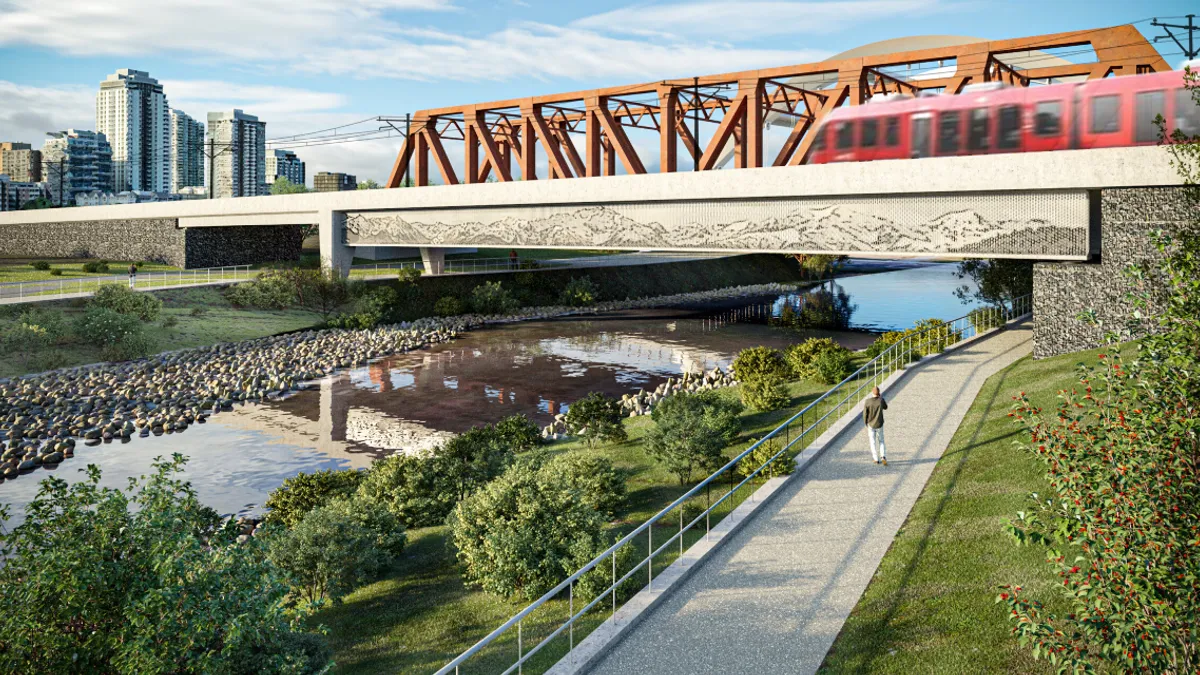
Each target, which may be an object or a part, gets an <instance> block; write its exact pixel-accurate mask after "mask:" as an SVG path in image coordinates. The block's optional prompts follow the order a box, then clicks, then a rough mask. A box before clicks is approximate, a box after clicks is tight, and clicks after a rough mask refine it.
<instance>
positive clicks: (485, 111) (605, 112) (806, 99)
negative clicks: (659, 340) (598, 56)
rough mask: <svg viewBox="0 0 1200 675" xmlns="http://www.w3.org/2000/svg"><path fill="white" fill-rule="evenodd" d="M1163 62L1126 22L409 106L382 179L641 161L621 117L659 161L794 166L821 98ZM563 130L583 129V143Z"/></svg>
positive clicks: (612, 166)
mask: <svg viewBox="0 0 1200 675" xmlns="http://www.w3.org/2000/svg"><path fill="white" fill-rule="evenodd" d="M1084 45H1088V46H1090V47H1091V48H1092V50H1093V51H1094V52H1095V55H1096V60H1095V61H1094V62H1089V63H1067V62H1063V63H1059V64H1057V65H1050V66H1036V65H1035V67H1028V68H1023V67H1020V65H1019V64H1020V62H1021V61H1029V60H1030V53H1031V52H1032V53H1035V54H1036V53H1037V52H1039V51H1043V50H1053V49H1059V48H1068V47H1080V46H1084ZM1051 53H1053V52H1051ZM1035 60H1042V61H1044V60H1045V59H1035ZM948 61H953V66H952V72H949V71H951V67H950V66H945V65H943V64H945V63H946V62H948ZM1060 61H1061V59H1060ZM914 66H916V67H917V68H918V70H920V69H921V68H922V67H923V66H930V67H932V66H940V68H939V69H938V70H936V71H934V73H933V75H934V76H930V77H922V78H910V77H905V75H904V74H903V73H907V72H908V71H906V67H907V68H912V67H914ZM1167 69H1169V66H1168V65H1167V63H1166V62H1165V61H1164V60H1163V59H1162V57H1161V56H1159V54H1158V52H1157V51H1156V50H1155V49H1154V47H1153V46H1152V45H1151V44H1150V43H1149V42H1147V41H1146V39H1145V38H1144V37H1142V35H1141V33H1139V32H1138V31H1137V29H1135V28H1134V27H1133V26H1128V25H1126V26H1114V27H1111V28H1101V29H1096V30H1083V31H1073V32H1069V33H1056V34H1053V35H1039V36H1035V37H1025V38H1016V39H1012V40H998V41H993V42H973V43H968V44H963V45H954V46H950V47H937V48H932V49H920V50H915V51H907V52H898V53H893V54H880V55H875V56H868V57H862V58H852V59H844V60H840V61H822V62H820V63H809V64H803V65H796V66H786V67H781V68H768V69H764V70H753V71H745V72H739V73H725V74H721V75H706V76H704V77H699V78H691V79H682V80H668V81H662V82H650V83H643V84H636V85H630V86H624V87H610V88H606V89H593V90H589V91H576V92H570V93H565V94H551V95H548V96H536V97H531V98H523V99H513V100H508V101H495V102H492V103H482V104H476V105H467V106H456V107H449V108H437V109H432V110H422V111H419V112H417V113H416V114H415V115H414V116H413V119H412V126H411V131H410V133H409V135H408V137H407V138H406V139H405V142H404V145H403V147H402V148H401V150H400V154H399V155H398V156H397V157H396V163H395V165H394V166H393V167H392V173H391V176H390V178H389V179H388V187H398V186H399V185H400V184H401V181H403V179H404V176H405V174H406V172H408V171H411V172H412V178H413V182H414V184H415V185H418V186H421V185H429V176H430V168H431V167H432V168H434V169H435V170H436V171H437V172H438V173H439V174H440V175H441V179H442V183H444V184H446V185H455V184H458V183H480V182H484V181H486V180H489V179H490V178H494V179H495V180H497V181H501V182H507V181H511V180H514V176H516V175H517V173H514V169H513V164H514V162H515V164H516V171H517V172H519V176H520V179H521V180H534V179H537V178H538V176H537V156H538V152H543V153H545V157H546V164H547V167H548V168H547V172H548V174H549V175H548V178H572V177H584V176H611V175H614V174H615V173H616V165H617V162H620V164H621V166H623V167H624V169H625V172H626V173H630V174H640V173H646V165H645V163H644V162H643V161H642V158H641V157H639V156H638V153H637V152H636V151H635V149H634V146H633V143H632V142H631V141H630V139H629V136H628V134H627V133H626V130H627V129H643V130H653V131H654V132H656V133H657V134H658V137H659V170H660V171H676V170H677V165H678V156H677V155H678V146H679V144H680V143H682V144H683V146H684V149H685V150H686V152H687V153H688V155H685V157H686V156H697V155H698V162H697V163H698V165H699V169H700V170H710V169H713V168H716V167H717V166H718V165H719V164H720V163H721V162H722V158H723V153H725V152H726V148H727V146H728V144H729V142H730V141H731V140H732V142H733V162H734V167H735V168H744V167H761V166H764V165H765V164H764V162H766V161H770V165H771V166H794V165H797V164H802V163H803V162H804V160H805V157H806V156H807V154H808V149H809V145H810V144H811V143H812V140H813V137H814V136H813V134H811V133H810V132H811V131H812V129H813V128H815V127H816V126H817V124H818V123H819V122H820V121H821V120H822V119H823V118H824V117H825V116H826V115H828V114H829V112H830V111H831V110H833V109H835V108H837V107H838V106H841V105H844V104H849V105H858V104H861V103H863V102H864V101H866V100H868V99H870V98H871V97H873V96H879V95H884V94H894V93H906V94H914V95H915V94H916V93H918V92H920V91H922V90H933V91H944V92H947V93H959V92H961V91H962V88H963V87H964V86H966V85H968V84H972V83H978V82H994V81H1002V82H1005V83H1008V84H1011V85H1015V86H1029V85H1030V83H1034V82H1046V81H1049V80H1051V79H1055V78H1065V77H1086V78H1089V79H1090V78H1102V77H1107V76H1110V75H1132V74H1135V73H1144V72H1153V71H1160V70H1167ZM942 70H945V71H947V72H948V74H942V72H941V71H942ZM780 116H785V117H786V118H788V119H789V120H790V123H791V124H792V129H791V132H790V134H789V135H788V138H787V140H786V141H784V143H783V146H782V148H781V149H780V150H779V152H778V154H776V155H775V157H774V158H765V157H764V140H763V135H764V128H765V126H766V124H767V122H768V119H775V120H778V119H779V118H780ZM699 122H704V123H706V124H715V125H716V130H715V131H714V132H713V134H712V136H711V138H710V139H709V140H708V142H707V144H705V145H704V146H703V147H698V140H697V138H696V133H695V131H694V130H693V128H692V127H694V126H695V125H696V124H698V123H699ZM572 135H578V136H583V145H582V150H580V149H579V148H578V147H577V145H576V144H575V143H574V142H572V140H571V136H572ZM451 140H453V141H463V152H464V155H463V158H464V162H463V164H462V167H463V175H462V176H461V177H460V176H459V175H458V174H457V172H456V171H455V169H454V166H453V165H452V163H451V161H450V156H449V155H448V154H447V151H446V144H445V142H446V141H451Z"/></svg>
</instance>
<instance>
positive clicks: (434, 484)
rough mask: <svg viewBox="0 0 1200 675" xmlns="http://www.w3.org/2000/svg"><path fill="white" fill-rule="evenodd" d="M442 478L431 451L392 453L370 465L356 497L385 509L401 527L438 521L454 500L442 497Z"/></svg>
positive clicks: (437, 522) (432, 523) (430, 523)
mask: <svg viewBox="0 0 1200 675" xmlns="http://www.w3.org/2000/svg"><path fill="white" fill-rule="evenodd" d="M442 480H443V477H442V476H441V475H440V474H439V472H438V464H437V463H436V462H435V461H434V459H433V457H432V455H428V456H413V455H405V454H400V455H392V456H391V457H387V458H385V459H381V460H379V461H377V462H375V463H374V464H372V465H371V468H370V469H368V470H367V472H366V475H365V476H364V477H363V479H362V482H361V483H360V484H359V486H358V492H357V496H356V499H357V500H358V501H360V502H362V503H367V504H371V505H373V506H375V507H382V508H385V509H387V510H388V511H389V512H390V513H391V514H392V515H393V516H395V517H396V519H397V520H398V521H399V522H400V523H401V524H403V525H404V526H405V527H409V528H414V527H429V526H431V525H439V524H441V523H442V522H444V521H445V519H446V516H447V515H448V514H449V513H450V510H451V509H453V508H454V504H455V501H454V500H452V499H445V498H443V496H444V495H443V493H442V492H441V491H440V490H439V482H441V481H442ZM445 495H449V492H447V493H445Z"/></svg>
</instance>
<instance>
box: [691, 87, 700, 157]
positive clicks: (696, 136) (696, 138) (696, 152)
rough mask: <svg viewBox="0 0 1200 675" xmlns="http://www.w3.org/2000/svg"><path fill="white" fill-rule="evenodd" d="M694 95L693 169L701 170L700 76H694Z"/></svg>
mask: <svg viewBox="0 0 1200 675" xmlns="http://www.w3.org/2000/svg"><path fill="white" fill-rule="evenodd" d="M692 89H693V95H694V96H695V97H696V100H695V101H694V105H695V108H694V109H693V111H692V112H694V113H695V115H694V116H693V117H692V171H699V170H700V78H699V77H693V78H692Z"/></svg>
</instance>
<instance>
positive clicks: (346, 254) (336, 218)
mask: <svg viewBox="0 0 1200 675" xmlns="http://www.w3.org/2000/svg"><path fill="white" fill-rule="evenodd" d="M317 219H318V220H317V240H318V241H319V242H320V246H321V269H323V270H329V269H334V270H337V271H338V272H339V273H340V274H341V275H342V276H347V275H349V274H350V264H351V263H352V262H353V261H354V249H352V248H350V247H349V246H347V245H346V214H344V213H340V212H338V211H322V212H321V213H320V214H319V215H318V216H317Z"/></svg>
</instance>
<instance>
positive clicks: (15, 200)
mask: <svg viewBox="0 0 1200 675" xmlns="http://www.w3.org/2000/svg"><path fill="white" fill-rule="evenodd" d="M45 189H46V188H45V186H43V185H42V184H41V183H31V182H27V181H14V180H11V179H10V178H9V177H8V174H4V173H0V211H17V210H19V209H20V208H21V207H23V206H25V204H26V203H28V202H31V201H33V200H35V199H37V198H38V197H41V196H42V195H43V193H44V192H45Z"/></svg>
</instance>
